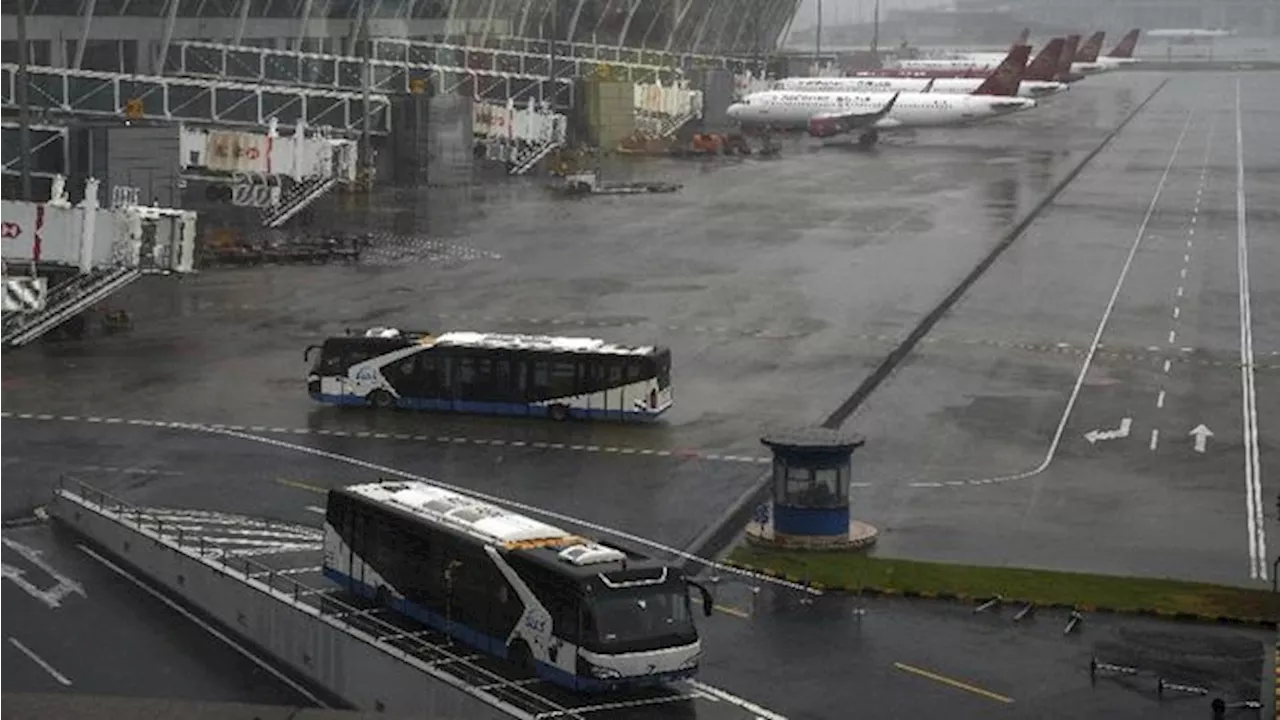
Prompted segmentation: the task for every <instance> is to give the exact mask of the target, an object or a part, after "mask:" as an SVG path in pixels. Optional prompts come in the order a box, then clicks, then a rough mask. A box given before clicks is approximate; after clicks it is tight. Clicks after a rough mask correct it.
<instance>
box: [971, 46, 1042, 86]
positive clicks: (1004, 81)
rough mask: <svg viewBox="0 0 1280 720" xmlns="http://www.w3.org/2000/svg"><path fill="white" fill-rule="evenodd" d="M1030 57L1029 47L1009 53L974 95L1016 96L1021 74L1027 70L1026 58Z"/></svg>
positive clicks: (1018, 47)
mask: <svg viewBox="0 0 1280 720" xmlns="http://www.w3.org/2000/svg"><path fill="white" fill-rule="evenodd" d="M1030 56H1031V46H1030V45H1019V46H1017V47H1015V48H1013V49H1012V50H1010V51H1009V54H1008V55H1006V56H1005V58H1004V61H1003V62H1001V63H1000V65H999V67H997V68H996V69H995V71H994V72H992V73H991V74H990V75H988V76H987V79H986V80H984V81H983V83H982V85H980V86H978V89H977V90H974V91H973V94H974V95H1017V94H1018V86H1019V85H1021V84H1022V74H1023V72H1025V71H1026V69H1027V58H1028V57H1030Z"/></svg>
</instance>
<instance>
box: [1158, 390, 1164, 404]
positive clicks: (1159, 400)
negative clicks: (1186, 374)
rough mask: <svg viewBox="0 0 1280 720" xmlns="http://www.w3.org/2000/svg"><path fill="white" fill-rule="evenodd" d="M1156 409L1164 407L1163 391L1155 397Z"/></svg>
mask: <svg viewBox="0 0 1280 720" xmlns="http://www.w3.org/2000/svg"><path fill="white" fill-rule="evenodd" d="M1156 407H1158V408H1163V407H1164V391H1163V390H1161V391H1160V394H1159V395H1157V396H1156Z"/></svg>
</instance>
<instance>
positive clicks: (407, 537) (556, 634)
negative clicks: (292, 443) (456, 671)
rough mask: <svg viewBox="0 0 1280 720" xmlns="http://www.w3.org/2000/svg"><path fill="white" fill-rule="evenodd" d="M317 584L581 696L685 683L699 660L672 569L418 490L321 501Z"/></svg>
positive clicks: (360, 488) (390, 488)
mask: <svg viewBox="0 0 1280 720" xmlns="http://www.w3.org/2000/svg"><path fill="white" fill-rule="evenodd" d="M323 569H324V574H325V576H326V577H327V578H329V579H330V580H331V581H333V582H335V583H337V584H338V585H340V586H341V587H343V588H344V589H346V590H347V591H348V592H350V593H352V594H353V595H357V596H361V597H364V598H366V599H370V600H373V601H374V602H376V603H378V604H379V605H380V606H383V607H387V608H390V609H391V610H392V611H394V612H398V613H400V614H402V615H404V616H407V617H410V618H412V619H414V620H416V621H418V622H420V623H423V624H424V625H426V626H428V627H431V628H434V629H436V630H439V631H441V632H444V633H446V634H448V635H450V636H451V637H453V638H455V639H457V640H458V641H459V642H462V643H464V644H466V645H469V646H471V647H473V648H475V649H476V650H478V651H480V652H484V653H488V654H490V655H493V656H496V657H500V658H504V659H506V660H507V661H509V662H511V663H512V664H514V665H515V666H516V667H517V668H518V669H519V670H520V671H521V672H522V673H523V674H525V675H534V676H537V677H539V678H542V679H544V680H547V681H549V682H552V683H555V684H557V685H560V686H562V687H566V688H569V689H571V690H575V691H580V692H610V691H615V690H628V689H632V688H635V687H642V686H651V685H657V684H662V683H666V682H671V681H674V680H679V679H682V678H688V677H692V676H693V675H695V674H696V673H697V671H698V662H699V658H700V657H701V654H702V645H701V641H700V640H699V638H698V630H697V627H696V626H695V625H694V622H693V611H692V603H691V602H690V600H691V598H690V588H695V589H697V590H698V591H699V593H700V594H701V601H702V610H703V612H704V614H706V615H710V614H711V608H712V598H711V595H710V593H709V592H708V591H707V589H706V588H705V587H704V586H702V585H699V584H698V583H696V582H693V581H692V580H689V579H687V578H685V577H684V576H683V575H682V574H681V573H680V572H679V571H678V570H677V569H676V568H674V567H671V566H668V565H666V564H665V563H663V562H661V561H659V560H656V559H653V558H649V557H645V556H644V555H642V554H640V553H637V552H634V551H628V550H622V549H619V548H617V547H612V546H608V545H603V544H601V543H598V542H595V541H592V540H588V539H586V538H583V537H580V536H577V535H574V534H572V533H569V532H566V531H564V530H561V529H560V528H558V527H554V526H552V525H548V524H546V523H544V522H541V521H539V520H535V519H533V518H529V517H525V516H522V515H517V514H514V513H511V512H509V511H507V510H504V509H502V508H500V507H498V506H496V505H492V504H489V503H485V502H482V501H479V500H476V499H475V498H472V497H469V496H466V495H462V494H460V493H455V492H452V491H449V490H446V489H444V488H440V487H437V486H435V485H431V484H429V483H425V482H407V481H398V480H383V481H381V482H374V483H367V484H363V485H354V486H351V487H346V488H337V489H333V490H330V491H329V500H328V507H327V508H326V511H325V521H324V563H323Z"/></svg>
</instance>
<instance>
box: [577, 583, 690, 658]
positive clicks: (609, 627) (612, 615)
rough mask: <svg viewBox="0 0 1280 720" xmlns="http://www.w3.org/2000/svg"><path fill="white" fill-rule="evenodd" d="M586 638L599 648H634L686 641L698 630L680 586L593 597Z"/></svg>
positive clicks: (641, 589) (637, 589)
mask: <svg viewBox="0 0 1280 720" xmlns="http://www.w3.org/2000/svg"><path fill="white" fill-rule="evenodd" d="M584 619H585V622H586V627H584V628H583V629H584V630H585V631H586V632H585V635H586V636H587V638H588V639H590V640H594V641H595V642H594V643H593V644H597V643H598V644H599V645H600V646H602V647H608V648H615V647H617V646H633V645H636V644H637V643H641V644H643V643H645V641H656V640H660V639H664V638H665V639H673V638H681V639H684V638H687V641H688V642H693V641H694V640H695V639H696V638H697V630H696V629H695V628H694V625H693V616H692V613H691V612H690V610H689V593H688V590H687V589H686V588H685V587H684V586H683V585H680V586H671V585H664V586H660V587H649V588H635V589H630V590H620V591H610V592H607V593H605V594H602V595H599V596H597V597H595V598H594V599H593V600H592V601H591V604H590V608H589V610H588V612H587V613H586V617H585V618H584Z"/></svg>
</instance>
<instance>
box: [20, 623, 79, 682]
mask: <svg viewBox="0 0 1280 720" xmlns="http://www.w3.org/2000/svg"><path fill="white" fill-rule="evenodd" d="M9 644H10V645H12V646H14V647H16V648H18V650H20V651H21V652H22V654H23V655H26V656H27V657H29V658H31V662H33V663H35V664H37V665H39V666H40V667H41V668H42V669H43V670H44V671H45V672H47V673H49V675H51V676H52V677H53V679H54V680H57V681H58V682H60V683H62V684H63V685H70V684H71V680H69V679H68V678H67V676H66V675H63V674H62V673H60V672H58V671H57V670H54V669H53V666H52V665H50V664H49V663H47V662H45V660H44V658H42V657H40V656H39V655H37V654H36V653H35V651H34V650H32V649H31V648H29V647H27V646H26V645H23V644H22V643H21V642H20V641H19V640H18V638H16V637H13V636H12V635H10V636H9Z"/></svg>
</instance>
